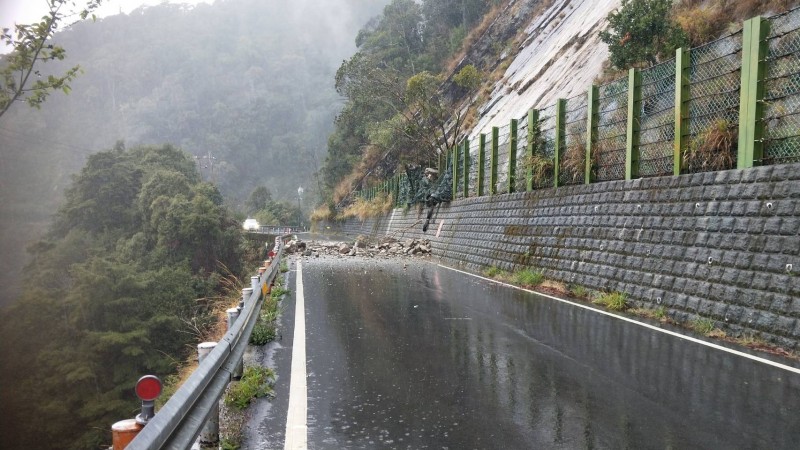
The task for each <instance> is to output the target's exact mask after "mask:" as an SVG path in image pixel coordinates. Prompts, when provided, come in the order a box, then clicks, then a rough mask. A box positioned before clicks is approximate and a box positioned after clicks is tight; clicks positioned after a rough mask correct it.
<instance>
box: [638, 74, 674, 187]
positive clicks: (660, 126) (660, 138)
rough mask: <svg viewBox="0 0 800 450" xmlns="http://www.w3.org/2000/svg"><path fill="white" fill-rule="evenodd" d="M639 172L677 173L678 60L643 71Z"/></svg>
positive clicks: (642, 175)
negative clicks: (676, 91)
mask: <svg viewBox="0 0 800 450" xmlns="http://www.w3.org/2000/svg"><path fill="white" fill-rule="evenodd" d="M641 75H642V85H641V106H640V112H639V123H640V128H639V175H640V176H641V177H654V176H663V175H671V174H672V173H673V162H674V157H673V142H674V139H675V113H674V111H675V59H674V58H673V59H670V60H669V61H665V62H663V63H661V64H659V65H657V66H654V67H651V68H649V69H645V70H642V71H641Z"/></svg>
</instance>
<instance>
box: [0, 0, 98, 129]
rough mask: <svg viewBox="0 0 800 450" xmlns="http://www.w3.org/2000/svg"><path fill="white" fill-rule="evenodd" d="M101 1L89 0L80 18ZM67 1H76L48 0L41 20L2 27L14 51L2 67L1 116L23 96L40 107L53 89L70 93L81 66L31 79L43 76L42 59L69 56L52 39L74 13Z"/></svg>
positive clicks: (35, 106)
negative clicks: (70, 12)
mask: <svg viewBox="0 0 800 450" xmlns="http://www.w3.org/2000/svg"><path fill="white" fill-rule="evenodd" d="M102 1H103V0H89V1H88V2H87V3H86V6H85V7H84V9H83V10H81V11H80V12H79V13H78V15H79V16H80V18H81V19H85V18H86V17H87V16H89V14H91V12H92V11H94V10H95V9H97V7H98V6H100V4H101V3H102ZM67 3H69V4H72V5H74V2H72V1H68V0H47V4H48V6H49V8H50V10H49V12H48V13H47V14H46V15H45V16H44V17H42V20H41V21H40V22H38V23H34V24H30V25H19V24H17V25H15V26H14V31H13V33H12V31H11V30H10V29H8V28H3V35H2V40H3V42H4V43H5V44H6V45H7V46H9V47H11V48H12V52H11V54H10V55H9V56H8V57H7V58H6V60H5V61H4V62H5V65H4V67H3V68H2V69H0V117H2V116H3V114H5V112H6V111H8V109H9V108H10V107H11V105H12V104H13V103H14V102H16V101H18V100H24V101H25V102H27V103H28V105H30V106H32V107H34V108H39V107H40V106H41V104H42V103H43V102H44V101H45V99H46V98H47V96H48V95H50V92H51V91H54V90H56V89H60V90H62V91H64V93H65V94H68V93H69V91H70V82H71V81H72V80H73V79H75V77H77V76H78V73H79V72H80V66H74V67H72V68H70V69H68V70H67V71H66V72H65V73H64V74H63V75H48V76H47V77H46V78H44V79H37V80H36V81H35V82H34V83H33V85H29V83H28V80H29V79H30V77H31V75H35V76H36V77H37V78H38V77H41V73H40V71H39V70H38V69H37V67H38V65H39V63H46V62H48V61H53V60H59V61H60V60H63V59H64V58H65V57H66V51H65V50H64V48H63V47H61V46H58V45H53V44H52V43H50V39H51V38H52V37H53V34H54V33H55V32H56V30H57V29H58V27H59V25H60V24H62V23H63V22H64V20H66V19H68V18H69V17H70V16H71V15H67V14H65V13H64V12H62V8H63V7H64V6H65V5H66V4H67ZM92 19H94V15H92Z"/></svg>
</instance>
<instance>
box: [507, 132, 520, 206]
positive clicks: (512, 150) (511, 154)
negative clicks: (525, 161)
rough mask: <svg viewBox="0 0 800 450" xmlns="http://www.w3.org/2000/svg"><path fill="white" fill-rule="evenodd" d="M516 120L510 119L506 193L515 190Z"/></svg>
mask: <svg viewBox="0 0 800 450" xmlns="http://www.w3.org/2000/svg"><path fill="white" fill-rule="evenodd" d="M517 126H518V121H517V119H511V124H510V125H509V129H510V132H511V135H510V136H509V138H508V193H509V194H511V193H513V192H514V191H516V190H517V186H516V185H517Z"/></svg>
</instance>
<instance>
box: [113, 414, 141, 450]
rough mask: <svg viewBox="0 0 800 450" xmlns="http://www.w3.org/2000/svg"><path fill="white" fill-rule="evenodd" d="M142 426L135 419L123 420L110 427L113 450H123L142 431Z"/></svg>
mask: <svg viewBox="0 0 800 450" xmlns="http://www.w3.org/2000/svg"><path fill="white" fill-rule="evenodd" d="M142 428H144V425H142V424H140V423H139V422H137V421H136V419H125V420H120V421H119V422H117V423H115V424H114V425H111V437H112V445H113V447H112V448H113V449H114V450H123V449H124V448H125V447H127V446H128V444H130V443H131V441H132V440H133V438H135V437H136V435H137V434H139V432H140V431H142Z"/></svg>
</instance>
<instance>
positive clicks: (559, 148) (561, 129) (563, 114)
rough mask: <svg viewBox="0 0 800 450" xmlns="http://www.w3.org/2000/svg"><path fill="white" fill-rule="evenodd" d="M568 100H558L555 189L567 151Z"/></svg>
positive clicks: (554, 171)
mask: <svg viewBox="0 0 800 450" xmlns="http://www.w3.org/2000/svg"><path fill="white" fill-rule="evenodd" d="M566 124H567V100H566V99H563V98H560V99H558V100H556V139H555V145H554V146H553V187H558V184H559V180H558V178H559V176H560V173H561V170H560V169H561V154H562V153H564V150H566V145H565V144H566V142H567V138H566Z"/></svg>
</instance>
